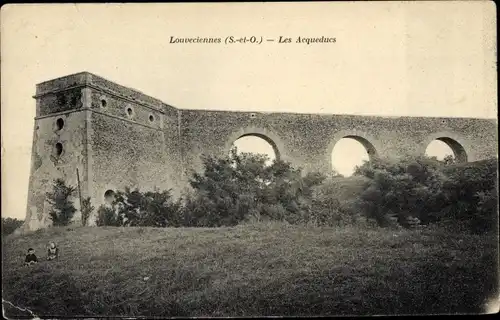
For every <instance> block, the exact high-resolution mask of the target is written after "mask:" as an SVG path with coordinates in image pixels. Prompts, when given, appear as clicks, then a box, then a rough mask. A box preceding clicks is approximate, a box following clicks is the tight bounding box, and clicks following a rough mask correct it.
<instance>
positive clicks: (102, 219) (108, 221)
mask: <svg viewBox="0 0 500 320" xmlns="http://www.w3.org/2000/svg"><path fill="white" fill-rule="evenodd" d="M180 213H181V210H180V202H174V201H173V200H172V196H171V194H170V190H166V191H161V192H160V191H158V190H155V191H147V192H140V191H139V189H135V190H131V189H130V188H125V191H117V193H116V195H115V199H114V201H113V204H112V207H107V206H101V207H100V208H99V212H98V218H97V224H98V225H108V226H137V227H178V226H180V225H181V224H182V221H181V217H180Z"/></svg>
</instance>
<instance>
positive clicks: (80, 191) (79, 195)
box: [76, 168, 86, 224]
mask: <svg viewBox="0 0 500 320" xmlns="http://www.w3.org/2000/svg"><path fill="white" fill-rule="evenodd" d="M76 180H77V181H78V197H79V198H80V213H81V214H82V219H83V203H82V189H81V188H80V173H79V172H78V168H76ZM85 224H86V223H85Z"/></svg>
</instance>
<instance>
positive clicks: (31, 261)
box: [24, 248, 38, 266]
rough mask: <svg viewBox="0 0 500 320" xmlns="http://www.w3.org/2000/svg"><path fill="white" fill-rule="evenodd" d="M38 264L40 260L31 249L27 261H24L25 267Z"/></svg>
mask: <svg viewBox="0 0 500 320" xmlns="http://www.w3.org/2000/svg"><path fill="white" fill-rule="evenodd" d="M36 263H38V259H37V257H36V255H35V249H33V248H29V249H28V254H27V255H26V259H24V265H25V266H31V265H32V264H36Z"/></svg>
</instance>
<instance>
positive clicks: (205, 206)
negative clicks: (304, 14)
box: [185, 148, 325, 226]
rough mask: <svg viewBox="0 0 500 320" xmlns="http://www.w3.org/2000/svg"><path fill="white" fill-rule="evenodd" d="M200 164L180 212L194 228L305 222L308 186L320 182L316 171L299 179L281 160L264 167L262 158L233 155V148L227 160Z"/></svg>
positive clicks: (206, 160)
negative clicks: (254, 222)
mask: <svg viewBox="0 0 500 320" xmlns="http://www.w3.org/2000/svg"><path fill="white" fill-rule="evenodd" d="M202 161H203V166H204V172H203V173H202V174H198V173H195V174H193V177H192V179H190V184H191V187H192V188H193V190H194V191H193V194H192V195H191V196H190V197H188V198H187V203H186V209H187V208H189V209H187V211H188V212H186V211H185V214H188V215H189V220H190V221H191V223H193V224H195V225H197V226H223V225H225V226H232V225H236V224H238V223H240V222H241V221H245V220H248V219H249V217H252V219H254V220H257V221H259V220H261V219H269V220H281V221H287V222H289V223H302V222H307V221H308V219H309V216H308V214H309V207H310V203H311V197H312V187H313V186H315V185H317V184H319V183H321V182H322V181H323V180H324V179H325V177H324V176H323V175H321V174H319V173H309V174H307V175H305V176H303V174H302V170H301V169H295V168H293V167H292V166H291V164H290V163H288V162H285V161H280V160H275V161H274V162H273V163H272V164H271V165H270V166H266V162H267V161H268V158H267V157H266V156H263V155H256V154H249V153H242V154H238V153H237V150H236V149H235V148H234V149H232V150H231V153H230V155H229V156H227V157H223V158H215V157H211V156H203V157H202Z"/></svg>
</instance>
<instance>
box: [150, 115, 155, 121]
mask: <svg viewBox="0 0 500 320" xmlns="http://www.w3.org/2000/svg"><path fill="white" fill-rule="evenodd" d="M149 121H151V122H153V121H155V117H154V116H153V115H152V114H150V115H149Z"/></svg>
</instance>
